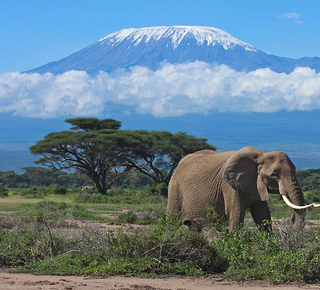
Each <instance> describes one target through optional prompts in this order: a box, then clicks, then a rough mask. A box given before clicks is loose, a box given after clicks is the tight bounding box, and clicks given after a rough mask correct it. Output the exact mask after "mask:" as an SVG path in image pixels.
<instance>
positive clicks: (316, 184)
mask: <svg viewBox="0 0 320 290" xmlns="http://www.w3.org/2000/svg"><path fill="white" fill-rule="evenodd" d="M23 171H24V173H22V174H16V173H15V172H14V171H13V170H11V171H4V172H2V171H0V185H2V186H5V187H7V188H17V187H20V188H28V187H32V186H49V185H51V184H58V185H60V186H65V187H68V188H77V187H83V186H86V185H88V184H90V181H89V180H88V179H87V178H85V177H84V176H81V175H79V174H77V173H67V172H64V171H61V170H53V169H48V168H44V167H25V168H23ZM297 178H298V181H299V183H300V184H301V187H302V189H303V191H319V194H320V169H309V170H299V171H297ZM152 184H153V181H152V180H151V179H150V178H148V177H147V176H145V175H143V174H140V173H139V172H137V171H136V172H133V173H130V174H128V175H127V176H126V177H125V178H123V179H121V180H119V181H118V182H117V184H116V185H118V186H122V187H127V188H130V187H132V188H139V187H143V186H145V185H152Z"/></svg>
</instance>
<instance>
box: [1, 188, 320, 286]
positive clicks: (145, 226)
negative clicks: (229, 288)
mask: <svg viewBox="0 0 320 290" xmlns="http://www.w3.org/2000/svg"><path fill="white" fill-rule="evenodd" d="M24 194H25V193H23V189H21V190H20V189H12V190H11V191H10V194H9V196H8V197H5V198H1V199H0V265H1V266H2V267H10V268H11V269H12V270H13V271H18V272H30V273H35V274H55V275H91V276H112V275H126V276H128V275H129V276H130V275H138V276H145V277H146V276H152V277H154V276H159V275H160V276H163V275H188V276H206V275H211V274H214V273H223V275H224V276H225V277H228V278H229V279H235V280H246V279H263V280H268V281H272V282H275V283H284V282H289V281H303V282H316V281H318V280H319V279H320V262H319V261H320V243H319V240H320V231H319V226H318V225H317V223H315V221H317V220H319V219H320V211H317V210H316V209H313V210H310V211H308V216H309V217H312V222H308V224H307V227H306V229H305V230H304V231H302V232H295V231H293V230H291V229H290V227H289V220H290V216H291V213H292V212H291V210H288V209H287V207H286V206H285V205H284V204H283V202H282V201H281V200H280V199H279V196H277V195H272V196H271V200H270V202H269V203H270V208H271V212H272V216H273V225H274V226H273V228H274V230H273V232H272V233H265V232H259V231H257V230H256V229H255V226H254V224H253V222H252V219H251V217H250V214H249V213H248V214H247V216H246V222H245V227H244V228H243V229H241V230H238V231H235V232H233V233H231V234H230V233H228V232H227V228H226V225H225V224H224V223H223V222H221V223H220V224H219V225H217V224H210V221H209V223H208V226H207V227H206V229H205V231H204V232H203V233H194V232H191V231H189V230H188V229H187V228H184V227H180V226H179V224H178V223H177V220H176V217H173V216H172V217H168V218H167V219H166V218H165V208H166V199H165V198H164V197H163V196H161V195H158V194H156V193H151V192H150V193H149V192H148V191H147V190H143V191H139V190H134V191H130V190H127V191H123V190H116V191H114V192H113V193H112V194H111V197H110V200H109V202H101V203H97V201H101V197H99V196H97V198H93V199H92V200H91V201H93V202H90V199H89V200H88V199H85V200H86V202H80V201H81V200H82V201H83V200H84V199H81V198H79V195H78V193H71V192H69V193H68V194H67V195H63V196H60V195H50V194H49V195H45V196H43V197H42V198H32V196H28V195H24ZM117 197H118V198H117ZM120 201H122V202H120ZM217 228H219V230H220V232H219V231H217Z"/></svg>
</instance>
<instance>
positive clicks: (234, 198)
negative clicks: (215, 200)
mask: <svg viewBox="0 0 320 290" xmlns="http://www.w3.org/2000/svg"><path fill="white" fill-rule="evenodd" d="M246 200H247V198H246V196H245V194H243V193H242V192H240V191H237V190H235V191H233V193H232V194H231V195H229V196H226V197H225V207H226V216H227V218H228V221H229V231H233V230H235V229H237V228H239V227H242V226H243V223H244V216H245V213H246V209H247V201H246Z"/></svg>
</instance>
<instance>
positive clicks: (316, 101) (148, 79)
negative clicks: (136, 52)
mask: <svg viewBox="0 0 320 290" xmlns="http://www.w3.org/2000/svg"><path fill="white" fill-rule="evenodd" d="M115 107H116V108H121V110H122V113H130V112H133V111H135V112H137V113H140V114H152V115H154V116H156V117H166V116H182V115H185V114H190V113H200V114H206V113H209V112H210V111H211V110H216V111H220V112H276V111H279V110H288V111H292V110H315V109H320V73H316V72H315V71H314V70H312V69H310V68H296V69H295V70H294V71H293V72H292V73H290V74H285V73H276V72H273V71H271V70H270V69H267V68H266V69H258V70H256V71H252V72H237V71H235V70H232V69H230V68H229V67H227V66H225V65H220V66H214V65H211V64H207V63H204V62H199V61H197V62H193V63H187V64H176V65H174V64H169V63H163V64H162V66H161V67H160V68H159V69H158V70H156V71H153V70H150V69H148V68H145V67H139V66H137V67H132V68H131V69H130V70H127V71H124V70H119V71H117V72H116V73H113V74H109V73H106V72H100V73H99V74H98V75H96V76H90V75H88V74H87V73H86V72H84V71H69V72H66V73H64V74H61V75H53V74H51V73H46V74H43V75H41V74H20V73H17V72H13V73H6V74H2V75H0V113H9V114H12V115H18V116H23V117H32V118H56V117H64V116H65V117H67V116H68V117H69V116H108V113H109V112H110V111H111V110H113V108H115Z"/></svg>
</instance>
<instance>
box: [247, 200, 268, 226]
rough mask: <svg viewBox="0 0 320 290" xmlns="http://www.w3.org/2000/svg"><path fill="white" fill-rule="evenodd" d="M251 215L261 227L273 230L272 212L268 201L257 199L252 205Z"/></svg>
mask: <svg viewBox="0 0 320 290" xmlns="http://www.w3.org/2000/svg"><path fill="white" fill-rule="evenodd" d="M250 211H251V215H252V217H253V219H254V221H255V223H256V225H257V226H258V228H259V229H264V230H266V231H271V230H272V227H271V214H270V209H269V207H268V204H267V202H266V201H256V202H255V203H254V204H253V205H252V206H250Z"/></svg>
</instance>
